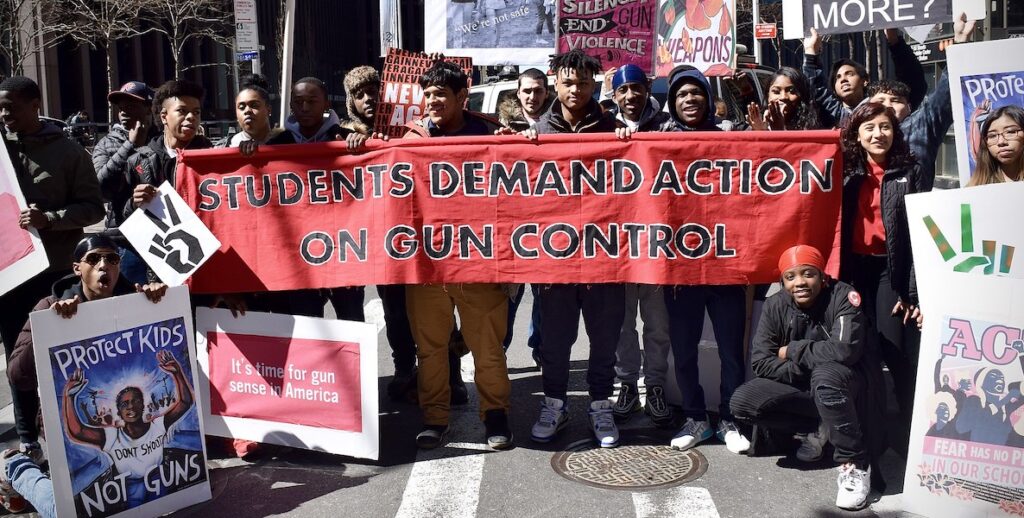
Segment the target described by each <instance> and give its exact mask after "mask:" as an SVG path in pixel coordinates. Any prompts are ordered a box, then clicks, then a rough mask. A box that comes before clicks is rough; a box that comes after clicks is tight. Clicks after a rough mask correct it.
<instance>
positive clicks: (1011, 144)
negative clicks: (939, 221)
mask: <svg viewBox="0 0 1024 518" xmlns="http://www.w3.org/2000/svg"><path fill="white" fill-rule="evenodd" d="M978 140H979V142H978V143H977V146H978V150H977V153H976V155H975V158H976V161H977V165H976V166H975V168H974V172H973V173H972V174H971V181H970V182H969V183H968V184H967V185H968V186H969V187H970V186H975V185H986V184H990V183H1002V182H1017V181H1020V180H1024V108H1021V107H1020V106H1012V105H1011V106H1003V107H1002V108H999V109H998V110H996V111H994V112H992V114H990V115H989V116H988V118H986V119H985V122H984V123H982V125H981V133H980V138H979V139H978Z"/></svg>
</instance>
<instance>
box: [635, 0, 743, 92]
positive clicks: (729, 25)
mask: <svg viewBox="0 0 1024 518" xmlns="http://www.w3.org/2000/svg"><path fill="white" fill-rule="evenodd" d="M660 2H661V3H660V9H659V11H658V24H659V25H658V50H657V56H656V60H657V61H656V63H657V66H656V70H655V75H657V76H659V77H667V76H668V73H669V72H671V71H672V69H673V68H674V67H675V66H677V65H692V66H693V67H695V68H697V70H700V71H701V72H703V73H704V75H706V76H731V75H732V74H733V69H734V68H736V1H735V0H708V1H700V2H696V1H693V0H660Z"/></svg>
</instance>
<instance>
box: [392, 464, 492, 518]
mask: <svg viewBox="0 0 1024 518" xmlns="http://www.w3.org/2000/svg"><path fill="white" fill-rule="evenodd" d="M483 473H484V456H483V455H465V456H458V457H447V458H441V459H433V460H424V461H417V462H416V464H415V465H414V466H413V468H412V474H411V475H410V476H409V483H408V484H407V485H406V486H405V493H403V494H402V505H401V507H399V508H398V514H396V515H395V518H423V517H434V516H436V517H445V518H474V517H475V516H476V508H477V504H478V503H479V501H480V479H481V478H482V476H483Z"/></svg>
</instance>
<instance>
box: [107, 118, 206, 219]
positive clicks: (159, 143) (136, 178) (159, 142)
mask: <svg viewBox="0 0 1024 518" xmlns="http://www.w3.org/2000/svg"><path fill="white" fill-rule="evenodd" d="M211 147H213V143H212V142H210V139H208V138H206V137H204V136H202V135H196V136H195V137H194V138H193V139H192V140H191V141H190V142H189V143H188V145H187V146H185V149H206V148H211ZM177 165H178V158H177V157H176V156H173V157H172V156H171V155H169V154H167V146H166V144H164V136H163V135H162V134H161V135H157V136H155V137H153V139H151V140H150V141H149V144H147V145H146V147H143V148H139V151H138V152H137V153H135V154H134V155H132V156H131V158H129V159H128V197H127V199H126V200H124V202H123V206H122V207H121V208H122V210H121V219H120V220H118V221H117V226H120V225H121V223H124V220H126V219H128V216H131V215H132V212H135V206H134V205H132V194H131V193H132V192H133V191H134V190H135V186H136V185H140V184H149V185H153V186H156V187H159V186H160V184H162V183H164V182H165V181H166V182H170V183H171V185H172V186H173V185H174V174H175V168H176V167H177Z"/></svg>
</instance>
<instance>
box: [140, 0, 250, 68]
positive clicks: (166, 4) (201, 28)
mask: <svg viewBox="0 0 1024 518" xmlns="http://www.w3.org/2000/svg"><path fill="white" fill-rule="evenodd" d="M141 1H143V2H144V3H145V6H144V8H143V10H142V17H143V18H144V19H145V20H146V21H147V22H148V23H149V24H151V26H152V28H153V30H154V31H156V32H159V33H160V34H163V35H164V37H165V38H166V39H167V43H168V45H170V48H171V58H172V59H173V60H174V76H175V77H178V76H180V75H181V73H182V71H183V68H182V64H181V54H182V52H183V51H184V50H185V46H186V45H187V44H188V43H190V42H191V41H193V40H202V39H209V40H212V41H214V42H216V43H219V44H221V45H224V46H227V47H230V46H232V44H233V35H234V30H232V28H233V26H234V25H233V23H232V9H231V7H230V6H229V5H228V4H229V2H227V1H226V0H141Z"/></svg>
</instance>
